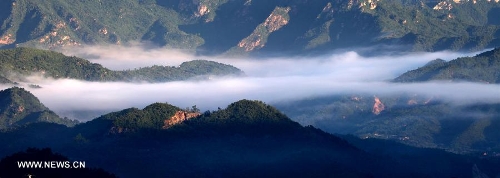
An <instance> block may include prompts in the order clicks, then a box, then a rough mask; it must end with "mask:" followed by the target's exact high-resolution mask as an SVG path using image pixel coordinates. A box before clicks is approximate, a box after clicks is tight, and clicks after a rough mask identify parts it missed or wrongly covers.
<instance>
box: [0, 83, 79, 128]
mask: <svg viewBox="0 0 500 178" xmlns="http://www.w3.org/2000/svg"><path fill="white" fill-rule="evenodd" d="M0 98H1V99H0V130H3V129H9V128H13V127H16V126H22V125H25V124H29V123H35V122H50V123H58V124H63V125H67V126H74V125H75V124H77V123H78V121H76V120H69V119H67V118H60V117H59V116H58V115H57V114H55V113H54V112H53V111H51V110H50V109H48V108H47V107H45V106H44V105H43V104H42V103H40V101H39V100H38V98H36V97H35V96H33V94H31V93H30V92H28V91H26V90H24V89H23V88H18V87H13V88H9V89H6V90H2V91H0Z"/></svg>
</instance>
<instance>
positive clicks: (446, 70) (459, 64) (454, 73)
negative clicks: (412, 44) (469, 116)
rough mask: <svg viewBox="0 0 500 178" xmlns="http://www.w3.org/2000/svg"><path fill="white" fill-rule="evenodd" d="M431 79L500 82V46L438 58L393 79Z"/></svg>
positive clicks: (417, 80)
mask: <svg viewBox="0 0 500 178" xmlns="http://www.w3.org/2000/svg"><path fill="white" fill-rule="evenodd" d="M430 80H449V81H471V82H482V83H500V48H495V49H494V50H491V51H487V52H484V53H481V54H479V55H476V56H474V57H461V58H458V59H454V60H451V61H449V62H446V61H444V60H441V59H436V60H433V61H431V62H429V63H428V64H427V65H425V66H423V67H420V68H418V69H415V70H412V71H408V72H406V73H404V74H402V75H401V76H399V77H397V78H395V79H394V80H393V81H394V82H424V81H430Z"/></svg>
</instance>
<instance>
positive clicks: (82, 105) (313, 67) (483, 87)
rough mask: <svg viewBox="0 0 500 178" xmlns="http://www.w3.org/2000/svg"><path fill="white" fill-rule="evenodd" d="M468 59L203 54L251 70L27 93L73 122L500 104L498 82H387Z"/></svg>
mask: <svg viewBox="0 0 500 178" xmlns="http://www.w3.org/2000/svg"><path fill="white" fill-rule="evenodd" d="M80 54H86V55H87V56H94V58H95V59H92V61H93V62H99V63H101V64H103V65H104V66H105V67H109V68H112V69H124V68H134V67H141V66H150V65H153V64H159V65H178V64H180V63H181V62H182V61H188V60H192V59H196V58H199V57H195V56H194V55H189V54H184V53H180V52H178V51H174V52H172V51H168V50H161V49H153V50H143V49H142V50H141V49H140V48H139V47H129V48H125V47H108V48H105V47H87V48H84V50H83V51H81V52H80ZM75 55H76V54H75ZM464 55H468V56H470V55H473V54H461V53H453V52H436V53H408V54H406V55H401V56H378V57H362V56H359V55H358V54H357V53H355V52H344V53H340V54H332V55H327V56H322V57H315V58H295V59H287V58H272V59H228V58H217V57H212V58H207V57H204V58H203V59H208V60H215V61H218V62H223V63H227V64H231V65H234V66H236V67H238V68H240V69H242V70H243V71H245V73H246V74H247V76H246V77H240V78H216V79H213V80H208V81H179V82H168V83H155V84H151V83H142V84H137V83H123V82H106V83H103V82H85V81H77V80H70V79H61V80H53V79H45V80H39V79H36V77H33V78H32V80H33V82H36V84H39V85H40V86H42V88H41V89H30V88H27V89H28V90H30V91H31V92H32V93H33V94H34V95H35V96H37V97H38V98H39V99H40V100H41V101H42V102H43V103H44V104H45V105H46V106H47V107H49V108H50V109H52V110H54V111H55V112H56V113H58V114H60V115H62V116H68V117H70V118H75V117H76V116H75V115H74V114H72V113H71V112H72V111H77V110H79V111H96V114H94V115H93V116H98V115H99V114H105V113H106V112H109V111H118V110H121V109H125V108H129V107H138V108H143V107H145V106H147V105H149V104H151V103H153V102H168V103H170V104H173V105H176V106H179V107H190V106H192V105H197V106H198V108H200V109H202V110H215V109H217V107H221V108H223V107H226V106H227V105H228V104H230V103H232V102H235V101H238V100H240V99H251V100H262V101H264V102H267V103H273V102H283V101H289V100H296V99H301V98H307V97H315V96H325V95H332V94H343V93H359V94H373V95H385V94H394V93H401V92H407V93H412V94H413V93H414V94H419V95H429V96H439V97H440V98H443V99H445V100H447V101H449V102H454V103H464V102H469V103H470V102H500V85H495V84H480V83H449V82H429V83H412V84H401V83H389V82H387V80H390V79H392V78H394V77H396V76H398V75H400V74H401V73H403V72H406V71H408V70H411V69H414V68H416V67H419V66H422V65H424V64H425V63H427V62H428V61H430V60H433V59H436V58H442V59H445V60H450V59H454V58H456V57H459V56H464ZM77 56H78V55H77ZM134 56H135V57H134ZM98 58H99V59H98ZM104 60H106V61H104ZM136 60H141V61H142V62H144V63H142V62H137V61H136ZM2 88H6V86H3V87H2ZM88 117H92V116H88ZM76 119H79V120H90V119H92V118H78V117H77V118H76Z"/></svg>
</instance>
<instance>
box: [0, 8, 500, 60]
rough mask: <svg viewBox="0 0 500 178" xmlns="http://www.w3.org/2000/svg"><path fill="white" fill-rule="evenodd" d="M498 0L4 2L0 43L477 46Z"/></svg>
mask: <svg viewBox="0 0 500 178" xmlns="http://www.w3.org/2000/svg"><path fill="white" fill-rule="evenodd" d="M499 4H500V3H499V2H498V1H496V0H476V1H469V0H454V1H450V0H440V1H431V0H420V1H416V0H404V1H389V0H377V1H375V0H335V1H332V0H317V1H299V0H277V1H262V0H257V1H256V0H254V1H250V0H232V1H228V0H204V1H182V0H174V1H168V2H162V1H154V0H141V1H132V0H124V1H120V2H118V3H117V2H114V1H109V0H101V1H77V0H72V1H62V0H54V1H50V2H39V1H28V0H9V1H4V2H2V4H1V6H0V7H1V11H2V13H0V24H2V25H1V26H0V45H2V46H3V47H4V48H9V47H14V46H31V47H44V48H59V47H64V46H79V45H95V44H126V43H128V42H131V41H143V42H151V43H153V44H156V45H158V46H164V47H168V48H182V49H189V50H196V51H198V52H199V53H202V54H248V53H250V54H263V53H265V54H267V53H292V54H293V53H305V52H324V51H325V50H331V49H339V48H356V47H366V46H375V45H376V46H380V45H382V46H383V45H396V46H405V47H407V48H408V49H409V50H416V51H422V50H423V51H436V50H444V49H450V50H480V49H485V48H489V47H496V46H498V45H499V44H500V39H499V37H500V28H499V27H500V26H499V25H500V22H499V21H498V20H497V18H496V17H498V16H499V15H500V5H499Z"/></svg>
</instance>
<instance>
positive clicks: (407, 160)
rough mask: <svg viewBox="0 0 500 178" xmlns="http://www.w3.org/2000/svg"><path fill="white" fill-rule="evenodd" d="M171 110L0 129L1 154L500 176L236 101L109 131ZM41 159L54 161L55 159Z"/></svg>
mask: <svg viewBox="0 0 500 178" xmlns="http://www.w3.org/2000/svg"><path fill="white" fill-rule="evenodd" d="M192 108H193V110H196V107H195V106H194V107H192ZM173 109H178V108H177V107H175V106H171V105H168V104H162V103H154V104H152V105H150V106H148V107H146V108H144V109H143V110H138V109H127V110H123V111H120V112H116V113H111V114H109V115H107V116H103V117H101V118H99V119H95V120H93V121H89V122H86V123H82V124H79V125H77V126H75V127H73V128H68V127H64V126H61V125H56V124H50V123H36V124H31V125H27V126H25V127H20V128H17V129H12V130H9V131H7V132H1V133H0V142H2V143H5V144H2V145H0V149H2V152H0V157H3V156H7V155H11V154H13V153H16V152H19V150H25V149H26V147H27V146H28V145H31V146H32V145H37V146H40V147H51V148H52V149H53V150H55V151H57V152H58V153H62V154H64V155H68V157H70V158H73V159H77V160H85V161H86V162H88V163H92V165H91V166H92V167H101V168H103V169H105V170H109V171H110V172H113V173H116V174H117V175H118V176H120V177H140V176H146V177H154V176H173V177H193V176H195V177H196V176H199V175H221V176H229V177H247V176H248V175H251V177H254V176H258V177H275V176H278V177H283V176H284V177H408V176H415V177H429V176H430V177H432V176H437V177H456V176H464V175H465V176H469V175H472V171H471V170H474V172H480V173H481V174H484V175H488V176H494V175H498V174H499V173H500V172H499V170H498V165H500V162H499V160H498V159H496V158H493V157H492V158H484V157H482V158H478V157H475V156H466V155H456V154H452V153H447V152H445V151H443V150H437V149H424V148H415V147H410V146H406V145H402V144H398V143H395V142H392V141H387V140H377V139H364V140H363V139H359V138H354V137H351V136H344V138H346V139H348V140H349V142H347V141H346V140H344V139H343V138H340V137H338V136H334V135H331V134H327V133H325V132H323V131H321V130H319V129H316V128H314V127H312V126H308V127H303V126H300V125H299V124H298V123H296V122H293V121H291V120H290V119H289V118H288V117H286V116H285V115H283V114H281V113H280V112H279V111H278V110H276V109H275V108H273V107H271V106H269V105H266V104H264V103H263V102H260V101H249V100H241V101H238V102H235V103H232V104H231V105H229V106H228V107H227V108H225V109H219V110H217V111H212V112H210V111H207V112H205V113H204V114H203V115H202V116H199V117H196V118H193V119H189V120H186V121H184V122H182V123H179V124H177V125H175V126H174V127H171V128H168V129H152V130H151V129H137V130H135V132H125V133H123V132H122V133H118V132H112V131H113V128H115V127H116V126H114V125H113V121H117V120H129V121H130V119H131V120H133V118H137V117H135V116H133V115H136V114H137V115H141V117H143V118H146V117H148V116H147V115H154V116H155V117H156V116H158V118H160V117H167V116H170V115H171V113H172V111H173ZM476 109H478V108H476ZM146 120H148V119H146ZM153 120H154V119H149V121H153ZM47 130H50V132H47ZM353 145H355V146H353ZM26 152H29V153H31V156H35V155H40V154H41V155H50V154H47V153H50V150H49V151H48V150H47V149H44V150H37V149H34V150H33V149H30V150H28V151H26ZM20 155H26V154H25V152H23V153H18V154H15V156H8V157H7V158H6V159H4V160H10V161H12V159H13V157H16V158H18V159H19V156H20ZM26 157H27V156H26ZM23 158H24V156H23ZM45 158H50V160H59V158H61V156H59V157H51V156H47V157H45ZM4 160H2V162H0V168H2V165H3V163H4ZM20 160H22V159H20ZM30 160H38V159H35V158H33V157H31V158H30ZM65 160H66V159H65ZM10 161H9V162H10ZM113 163H114V164H113ZM117 163H119V164H117ZM137 165H140V166H137ZM473 165H476V166H473ZM220 168H224V169H220ZM297 168H300V169H299V170H297ZM11 169H12V170H15V171H9V173H17V172H18V171H23V170H24V169H21V170H19V169H17V168H11ZM62 170H66V169H62ZM67 170H74V169H67ZM50 172H51V173H56V172H54V171H50ZM37 174H39V175H42V174H41V173H37ZM82 175H84V174H82Z"/></svg>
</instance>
